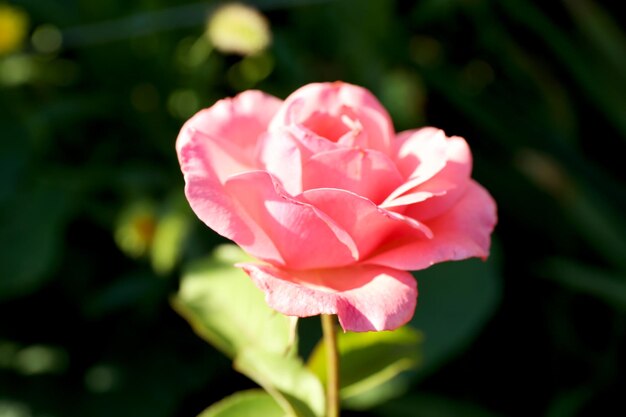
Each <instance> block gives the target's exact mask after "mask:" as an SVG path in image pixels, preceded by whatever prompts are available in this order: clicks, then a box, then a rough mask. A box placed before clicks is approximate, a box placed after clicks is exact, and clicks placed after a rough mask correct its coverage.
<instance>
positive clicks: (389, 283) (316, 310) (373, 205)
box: [176, 82, 496, 331]
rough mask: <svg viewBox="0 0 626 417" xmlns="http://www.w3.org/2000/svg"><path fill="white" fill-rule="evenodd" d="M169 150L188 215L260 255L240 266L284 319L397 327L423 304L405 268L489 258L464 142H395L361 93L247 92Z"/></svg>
mask: <svg viewBox="0 0 626 417" xmlns="http://www.w3.org/2000/svg"><path fill="white" fill-rule="evenodd" d="M176 150H177V152H178V158H179V161H180V165H181V168H182V171H183V173H184V176H185V182H186V185H185V193H186V195H187V199H188V200H189V203H190V205H191V207H192V208H193V210H194V212H195V213H196V215H197V216H198V217H199V218H200V219H201V220H202V221H203V222H204V223H206V224H207V225H208V226H209V227H210V228H211V229H213V230H215V231H216V232H217V233H219V234H220V235H222V236H225V237H226V238H228V239H231V240H233V241H234V242H235V243H237V244H238V245H239V246H240V247H241V248H243V249H244V250H245V251H246V252H247V253H249V254H250V255H252V256H253V257H255V258H257V259H259V262H258V263H244V264H240V265H238V266H240V267H241V268H243V269H244V270H245V271H246V273H248V275H249V276H250V277H251V278H252V280H253V281H254V283H255V284H256V285H257V286H258V287H259V288H260V289H261V290H263V291H264V292H265V298H266V301H267V303H268V304H269V305H270V306H271V307H272V308H273V309H275V310H277V311H279V312H281V313H283V314H286V315H290V316H299V317H307V316H313V315H318V314H337V316H338V318H339V321H340V324H341V326H342V327H343V328H344V330H352V331H371V330H391V329H395V328H397V327H399V326H401V325H403V324H405V323H406V322H407V321H409V320H410V319H411V317H412V316H413V312H414V310H415V306H416V302H417V285H416V282H415V279H414V278H413V276H412V275H411V274H410V273H409V272H407V271H409V270H419V269H423V268H427V267H429V266H431V265H433V264H435V263H437V262H443V261H449V260H459V259H465V258H470V257H481V258H486V257H487V255H488V254H489V245H490V235H491V232H492V230H493V228H494V226H495V223H496V206H495V203H494V201H493V199H492V198H491V196H490V195H489V193H488V192H487V191H485V189H484V188H482V187H481V186H480V185H479V184H478V183H476V182H475V181H474V180H472V179H471V178H470V174H471V169H472V156H471V153H470V149H469V147H468V145H467V143H466V142H465V140H464V139H463V138H460V137H455V136H453V137H447V136H446V135H445V133H444V132H443V131H441V130H439V129H435V128H431V127H426V128H421V129H416V130H408V131H405V132H401V133H399V134H396V133H395V132H394V128H393V125H392V123H391V119H390V117H389V114H388V113H387V111H386V110H385V109H384V108H383V107H382V105H381V104H380V103H379V102H378V100H377V99H376V98H375V97H374V96H373V95H372V94H371V93H370V92H369V91H368V90H366V89H364V88H361V87H357V86H354V85H351V84H347V83H343V82H334V83H316V84H308V85H306V86H304V87H302V88H300V89H298V90H297V91H295V92H294V93H292V94H291V95H290V96H289V97H287V99H286V100H284V101H281V100H279V99H277V98H275V97H273V96H270V95H267V94H264V93H262V92H260V91H246V92H243V93H241V94H239V95H237V96H236V97H234V98H229V99H224V100H220V101H218V102H217V103H215V104H214V105H213V106H212V107H210V108H208V109H205V110H202V111H200V112H198V113H197V114H196V115H194V116H193V117H192V118H191V119H190V120H189V121H187V123H186V124H185V125H184V126H183V128H182V130H181V132H180V135H179V137H178V140H177V143H176Z"/></svg>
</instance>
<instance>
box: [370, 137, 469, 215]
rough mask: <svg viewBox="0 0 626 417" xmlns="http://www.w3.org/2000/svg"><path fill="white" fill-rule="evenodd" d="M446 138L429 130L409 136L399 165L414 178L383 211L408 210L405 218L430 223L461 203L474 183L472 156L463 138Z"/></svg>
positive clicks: (395, 191)
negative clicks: (463, 196) (430, 220)
mask: <svg viewBox="0 0 626 417" xmlns="http://www.w3.org/2000/svg"><path fill="white" fill-rule="evenodd" d="M423 131H425V132H423ZM427 133H430V134H427ZM442 135H443V132H442V131H440V130H435V129H432V128H428V129H421V130H419V131H417V133H415V134H413V135H411V136H407V138H408V139H406V140H405V143H404V145H403V146H401V147H400V151H399V153H398V160H399V161H400V162H398V164H399V168H400V170H401V171H403V172H406V171H407V170H408V171H412V173H411V175H412V177H411V178H409V180H408V181H407V182H405V183H404V184H402V185H401V186H400V187H398V188H397V189H396V190H394V191H393V192H392V193H391V194H390V195H389V196H388V197H387V199H386V200H385V201H384V202H383V204H381V206H382V207H385V208H392V207H399V206H408V207H406V208H407V209H406V210H405V211H404V214H405V215H407V216H410V217H413V218H415V219H417V220H420V221H426V220H429V219H431V218H434V217H436V216H438V215H440V214H442V213H444V212H445V211H447V210H449V209H450V207H452V206H453V205H454V204H455V203H456V202H457V201H458V199H459V198H460V197H461V196H462V195H463V193H464V192H465V189H466V187H467V185H468V184H469V181H470V174H471V171H472V154H471V151H470V149H469V146H468V145H467V142H465V140H464V139H463V138H460V137H457V136H453V137H451V138H446V137H445V135H443V136H442ZM411 143H412V145H411ZM420 147H421V149H420ZM413 148H415V149H413ZM414 164H415V166H414V167H413V165H414Z"/></svg>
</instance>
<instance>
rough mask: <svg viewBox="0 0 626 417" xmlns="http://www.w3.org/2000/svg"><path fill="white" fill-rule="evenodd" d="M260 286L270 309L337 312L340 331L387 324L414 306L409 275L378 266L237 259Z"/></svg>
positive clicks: (400, 321)
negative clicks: (297, 266)
mask: <svg viewBox="0 0 626 417" xmlns="http://www.w3.org/2000/svg"><path fill="white" fill-rule="evenodd" d="M238 266H240V267H241V268H243V269H244V270H245V271H246V273H248V275H250V277H251V278H252V280H253V281H254V283H255V284H256V285H257V287H259V288H260V289H261V290H263V291H264V292H265V300H266V301H267V303H268V304H269V306H270V307H272V308H273V309H274V310H276V311H278V312H280V313H283V314H286V315H289V316H298V317H309V316H315V315H318V314H337V316H338V318H339V323H340V324H341V327H343V329H344V330H345V331H348V330H350V331H355V332H365V331H380V330H393V329H396V328H398V327H400V326H402V325H404V324H406V323H407V322H408V321H409V320H410V319H411V317H412V316H413V313H414V311H415V306H416V303H417V283H416V281H415V279H414V278H413V276H412V275H411V274H410V273H408V272H405V271H398V270H395V269H391V268H385V267H380V266H364V265H358V266H351V267H349V268H340V269H326V270H312V271H287V270H282V269H279V268H276V267H273V266H271V265H258V264H249V263H245V264H239V265H238Z"/></svg>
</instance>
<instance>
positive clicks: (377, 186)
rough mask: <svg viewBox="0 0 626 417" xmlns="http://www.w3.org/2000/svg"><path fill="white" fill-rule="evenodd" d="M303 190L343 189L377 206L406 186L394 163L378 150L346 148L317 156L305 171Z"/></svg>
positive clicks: (305, 165) (310, 160)
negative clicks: (401, 186) (398, 188)
mask: <svg viewBox="0 0 626 417" xmlns="http://www.w3.org/2000/svg"><path fill="white" fill-rule="evenodd" d="M302 171H303V172H302V174H303V178H302V182H303V184H302V185H303V189H304V190H308V189H312V188H339V189H343V190H348V191H352V192H354V193H356V194H358V195H360V196H363V197H366V198H368V199H370V200H372V201H373V202H375V203H380V202H382V201H383V200H384V199H385V197H386V196H387V195H388V194H389V193H390V192H391V190H393V189H395V188H396V187H398V186H399V185H400V184H401V183H402V177H401V176H400V174H399V173H398V171H397V169H396V167H395V165H394V164H393V162H392V161H391V160H390V159H389V158H388V157H387V156H386V155H385V154H383V153H381V152H378V151H374V150H363V149H351V148H342V149H337V150H334V151H330V152H323V153H319V154H316V155H314V156H313V157H312V158H311V159H309V160H308V161H306V162H305V163H304V166H303V169H302Z"/></svg>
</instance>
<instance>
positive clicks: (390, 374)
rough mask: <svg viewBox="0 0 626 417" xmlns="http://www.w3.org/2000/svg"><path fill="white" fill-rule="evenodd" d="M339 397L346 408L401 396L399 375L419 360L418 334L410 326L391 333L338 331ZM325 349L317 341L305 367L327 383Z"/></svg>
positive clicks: (419, 338)
mask: <svg viewBox="0 0 626 417" xmlns="http://www.w3.org/2000/svg"><path fill="white" fill-rule="evenodd" d="M337 338H338V340H337V343H338V346H339V352H340V356H341V358H340V365H339V366H340V377H339V380H340V384H341V392H340V395H341V400H342V403H343V404H344V406H345V407H347V408H353V409H364V408H369V407H371V406H373V405H376V404H378V403H381V402H384V401H386V400H388V399H389V398H392V397H394V396H398V395H401V394H402V393H403V392H404V390H405V389H406V382H407V378H403V377H402V374H403V373H404V372H406V371H409V370H412V369H415V368H416V367H417V365H418V364H419V362H420V358H421V355H420V351H419V349H420V342H421V340H422V337H421V334H420V333H419V332H418V331H416V330H414V329H411V328H409V327H402V328H400V329H397V330H395V331H392V332H389V331H387V332H368V333H350V332H348V333H339V334H338V335H337ZM325 355H326V349H325V347H324V343H323V342H320V343H319V344H318V345H317V346H316V348H315V349H314V350H313V353H312V354H311V356H310V357H309V361H308V367H309V369H311V370H312V371H313V372H314V373H315V374H316V375H317V376H318V377H319V378H320V380H322V381H323V382H324V383H325V382H326V356H325Z"/></svg>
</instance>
